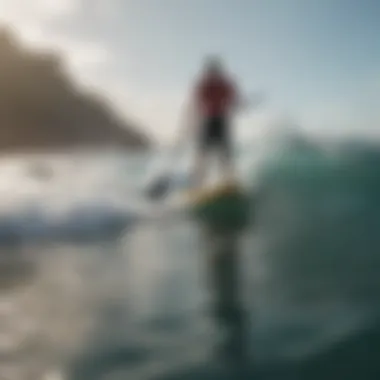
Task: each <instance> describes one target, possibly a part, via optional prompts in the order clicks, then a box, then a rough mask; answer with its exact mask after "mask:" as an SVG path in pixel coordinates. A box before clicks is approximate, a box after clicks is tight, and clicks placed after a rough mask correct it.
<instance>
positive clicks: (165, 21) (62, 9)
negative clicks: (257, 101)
mask: <svg viewBox="0 0 380 380" xmlns="http://www.w3.org/2000/svg"><path fill="white" fill-rule="evenodd" d="M379 19H380V1H378V0H0V22H2V23H5V24H7V25H10V26H12V27H13V28H14V29H15V30H16V31H17V32H18V33H19V34H20V35H21V37H22V39H23V40H24V41H25V42H26V43H28V44H33V45H36V46H37V47H52V48H55V49H58V50H59V51H60V52H61V53H62V54H63V55H64V57H65V59H66V61H67V65H68V67H69V70H70V71H71V72H72V75H74V76H75V78H76V79H77V80H78V81H79V82H80V83H81V84H83V85H86V86H91V87H94V88H95V89H97V91H99V92H101V93H103V94H104V95H105V96H107V98H109V99H110V100H111V101H112V104H113V105H114V107H115V108H116V109H117V110H118V112H120V113H121V114H122V115H124V116H126V117H127V118H129V119H131V120H136V122H137V123H138V124H139V125H141V126H143V127H144V128H147V129H148V130H149V131H150V132H152V133H153V134H154V136H156V137H157V138H162V139H167V138H170V137H171V136H172V134H173V131H175V130H177V128H178V127H179V124H180V120H181V110H182V108H183V105H184V102H185V101H186V99H187V98H188V93H189V89H190V88H191V86H192V84H193V81H194V78H195V76H196V75H197V74H198V72H199V70H200V67H201V64H202V59H203V58H204V56H205V55H208V54H219V55H221V56H222V57H223V58H224V59H225V62H226V65H227V67H228V69H229V71H230V72H231V73H232V74H233V75H234V76H236V78H237V80H238V83H239V84H240V87H241V89H242V91H243V92H245V93H247V94H250V93H251V94H252V93H254V92H255V91H258V90H259V91H264V93H265V94H266V102H265V104H264V105H263V106H262V107H261V108H260V109H258V110H257V111H256V112H253V110H252V112H249V113H246V114H244V115H242V116H241V117H240V118H239V119H238V120H237V123H238V125H239V128H240V130H241V131H243V132H242V133H243V135H244V133H247V134H249V133H251V132H252V133H253V131H255V130H257V129H260V128H261V129H263V128H264V131H265V124H266V123H268V122H269V121H273V120H278V119H281V118H288V119H289V120H291V121H292V122H294V123H296V124H297V125H299V126H300V128H302V129H304V130H305V131H308V132H311V133H332V134H334V133H338V134H339V133H370V134H378V135H379V136H380V132H379V131H378V129H379V127H378V126H379V125H380V123H379V122H380V107H379V106H380V100H379V99H380V38H379V36H380V22H379V21H378V20H379Z"/></svg>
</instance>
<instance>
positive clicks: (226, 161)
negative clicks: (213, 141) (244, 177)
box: [218, 118, 237, 183]
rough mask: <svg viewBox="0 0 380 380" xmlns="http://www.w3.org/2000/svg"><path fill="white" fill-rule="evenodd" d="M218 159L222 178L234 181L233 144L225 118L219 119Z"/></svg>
mask: <svg viewBox="0 0 380 380" xmlns="http://www.w3.org/2000/svg"><path fill="white" fill-rule="evenodd" d="M218 159H219V167H220V169H221V172H222V175H223V177H224V180H225V181H227V182H230V183H235V182H236V177H237V175H236V168H235V162H234V157H233V144H232V138H231V131H230V125H229V123H228V120H227V118H221V119H220V125H219V139H218Z"/></svg>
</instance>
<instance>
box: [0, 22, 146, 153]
mask: <svg viewBox="0 0 380 380" xmlns="http://www.w3.org/2000/svg"><path fill="white" fill-rule="evenodd" d="M149 145H150V139H149V138H148V137H147V135H145V134H144V133H143V132H142V131H141V130H139V129H138V128H137V127H136V126H135V125H133V124H132V123H130V122H126V121H124V120H122V118H121V117H119V116H118V115H117V114H116V113H115V111H114V110H112V107H111V106H110V104H108V103H107V101H106V99H102V98H101V96H100V95H98V94H95V93H89V92H88V91H85V90H84V89H81V87H80V86H79V85H78V84H76V83H75V80H74V79H73V78H72V77H71V76H70V75H69V74H68V73H67V70H66V69H65V65H64V62H63V59H62V57H60V56H59V55H57V54H56V53H55V52H52V51H44V52H42V51H37V50H33V49H29V48H27V47H26V46H23V44H22V43H21V42H20V41H19V40H18V39H17V38H16V37H15V36H14V35H13V34H11V33H9V32H8V31H7V30H5V29H3V30H1V31H0V152H1V151H2V152H4V151H20V150H36V149H38V150H45V149H46V150H52V149H66V148H78V147H90V148H91V147H99V148H101V147H113V146H115V147H125V148H127V149H142V148H147V147H148V146H149Z"/></svg>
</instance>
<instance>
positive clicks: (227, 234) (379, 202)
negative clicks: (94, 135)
mask: <svg viewBox="0 0 380 380" xmlns="http://www.w3.org/2000/svg"><path fill="white" fill-rule="evenodd" d="M239 163H240V164H241V173H242V174H241V175H242V176H243V177H244V180H245V182H246V183H247V184H249V185H251V186H252V187H251V189H250V191H251V196H252V197H254V199H255V208H254V213H253V214H254V215H253V221H252V224H251V225H250V226H249V227H248V228H247V229H246V230H244V231H240V232H236V231H224V232H223V233H220V232H218V231H206V230H205V229H204V228H203V227H202V226H201V225H200V224H199V223H197V222H196V221H193V220H191V219H190V218H188V217H186V215H176V216H175V217H173V216H171V215H170V214H169V216H168V215H166V214H165V213H163V214H162V215H161V214H160V215H159V217H156V218H151V217H150V213H151V212H153V210H154V207H152V206H151V205H147V204H145V203H144V202H141V200H138V199H137V197H136V194H137V193H138V186H137V185H138V184H139V183H141V181H143V180H144V177H145V175H146V173H147V170H148V168H149V163H148V162H147V157H144V155H140V156H133V155H123V154H121V153H117V152H107V153H106V154H96V155H95V154H89V153H86V154H84V153H83V154H78V153H77V154H67V155H65V154H60V155H52V156H49V157H47V156H32V157H30V156H29V157H25V156H24V157H8V158H7V159H3V160H2V162H1V170H2V177H1V181H0V194H1V197H0V210H1V215H0V243H1V244H0V272H1V273H0V379H1V380H2V379H16V380H23V379H31V380H34V379H36V380H40V379H52V380H55V379H62V380H63V379H68V380H87V379H88V380H90V379H91V380H98V379H99V380H101V379H102V380H103V379H104V380H114V379H115V380H116V379H128V380H130V379H131V380H134V379H141V380H145V379H157V380H174V379H175V380H176V379H178V380H182V379H189V380H200V379H205V380H206V379H207V380H208V379H262V380H267V379H268V380H269V379H270V380H272V379H281V380H284V379H285V380H298V379H334V380H337V379H342V380H343V379H344V380H349V379H360V380H366V379H378V378H379V375H380V364H378V356H379V355H378V353H379V352H380V322H379V312H380V305H379V302H380V301H379V299H380V276H379V273H380V255H379V251H380V235H379V226H380V212H379V209H380V197H379V191H380V148H379V147H378V146H376V144H374V143H371V144H369V143H367V142H358V141H354V142H341V143H339V144H334V145H333V144H328V145H327V144H325V143H320V144H318V145H316V144H314V143H312V142H310V141H306V140H304V139H302V138H297V139H294V138H291V139H286V140H285V141H280V142H277V143H276V144H273V145H270V146H269V145H268V146H267V147H266V149H265V154H264V155H262V156H261V157H260V160H258V158H257V157H256V158H255V159H252V157H251V155H249V151H248V152H244V154H242V157H240V158H239ZM46 168H49V169H51V172H50V170H47V169H46Z"/></svg>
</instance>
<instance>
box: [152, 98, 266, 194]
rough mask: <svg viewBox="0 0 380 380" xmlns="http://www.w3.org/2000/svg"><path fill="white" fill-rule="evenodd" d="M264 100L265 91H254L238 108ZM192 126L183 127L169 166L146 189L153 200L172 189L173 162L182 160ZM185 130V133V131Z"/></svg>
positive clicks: (242, 108)
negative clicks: (181, 156)
mask: <svg viewBox="0 0 380 380" xmlns="http://www.w3.org/2000/svg"><path fill="white" fill-rule="evenodd" d="M263 100H264V95H263V93H259V92H257V93H254V94H253V95H251V96H249V97H248V98H246V99H244V100H242V101H241V102H240V103H239V104H238V107H237V108H238V110H247V109H249V110H251V109H252V108H253V107H254V108H256V107H257V106H258V105H260V104H261V103H262V102H263ZM191 129H192V128H183V129H182V130H181V131H180V133H179V136H178V138H177V139H176V140H175V141H174V144H173V146H172V148H171V154H170V155H169V157H170V156H171V160H170V164H169V168H165V169H164V170H161V172H160V173H159V175H157V176H156V178H155V179H154V180H153V181H152V182H151V183H150V184H149V185H148V187H147V188H146V191H145V195H146V196H147V197H148V198H150V199H153V200H159V199H162V198H164V197H165V196H166V195H167V194H168V192H169V191H170V188H171V186H172V183H173V179H174V178H173V176H174V174H173V172H174V166H173V164H177V163H178V162H179V161H180V155H181V154H182V153H183V148H184V146H183V144H184V143H188V141H189V138H193V136H189V134H188V133H189V130H191ZM184 132H185V133H184Z"/></svg>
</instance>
